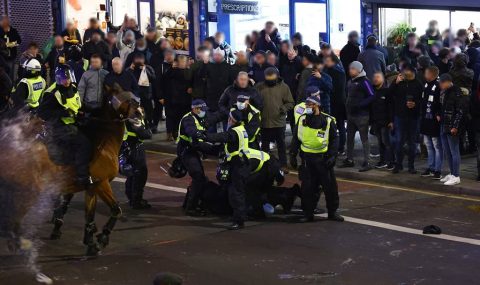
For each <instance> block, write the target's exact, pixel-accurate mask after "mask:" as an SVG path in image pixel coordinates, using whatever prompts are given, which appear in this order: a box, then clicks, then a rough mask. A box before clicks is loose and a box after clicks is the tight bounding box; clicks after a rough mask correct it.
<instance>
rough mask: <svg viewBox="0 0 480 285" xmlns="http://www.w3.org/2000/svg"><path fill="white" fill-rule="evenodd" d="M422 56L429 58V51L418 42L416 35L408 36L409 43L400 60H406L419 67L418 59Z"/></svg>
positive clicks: (403, 49) (400, 55) (402, 51)
mask: <svg viewBox="0 0 480 285" xmlns="http://www.w3.org/2000/svg"><path fill="white" fill-rule="evenodd" d="M421 55H426V56H428V51H427V49H426V48H425V46H424V45H423V44H421V43H419V42H418V38H417V35H416V34H415V33H409V34H408V35H407V43H406V45H405V46H404V47H403V48H402V50H401V51H400V54H399V58H401V59H406V60H407V61H408V62H409V63H410V64H412V65H413V66H417V58H418V57H419V56H421Z"/></svg>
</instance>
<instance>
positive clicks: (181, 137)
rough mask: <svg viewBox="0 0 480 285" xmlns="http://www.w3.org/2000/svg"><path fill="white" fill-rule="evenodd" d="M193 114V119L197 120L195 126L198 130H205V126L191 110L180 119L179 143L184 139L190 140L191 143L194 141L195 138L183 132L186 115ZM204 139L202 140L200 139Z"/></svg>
mask: <svg viewBox="0 0 480 285" xmlns="http://www.w3.org/2000/svg"><path fill="white" fill-rule="evenodd" d="M189 116H191V117H192V118H193V120H194V121H195V126H196V127H197V130H199V131H205V127H204V126H203V125H202V124H200V121H199V120H198V119H197V117H196V116H194V115H193V114H192V112H189V113H187V114H185V116H183V118H182V119H181V120H180V124H178V138H177V143H178V142H179V141H180V140H181V139H182V140H184V141H186V142H189V143H192V142H193V139H192V138H191V137H189V136H187V135H185V134H183V135H182V134H181V132H182V122H183V119H185V118H186V117H189ZM200 141H202V140H200Z"/></svg>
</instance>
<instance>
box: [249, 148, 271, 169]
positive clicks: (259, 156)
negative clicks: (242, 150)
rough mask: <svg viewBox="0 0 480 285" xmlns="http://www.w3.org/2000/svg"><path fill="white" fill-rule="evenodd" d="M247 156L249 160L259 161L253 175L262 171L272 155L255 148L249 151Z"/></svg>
mask: <svg viewBox="0 0 480 285" xmlns="http://www.w3.org/2000/svg"><path fill="white" fill-rule="evenodd" d="M247 156H248V159H255V160H258V165H257V168H256V169H254V170H253V172H252V173H257V172H259V171H260V170H262V168H263V165H264V164H265V162H267V161H269V160H270V155H269V154H268V153H266V152H263V151H261V150H256V149H253V148H250V149H249V151H248V155H247Z"/></svg>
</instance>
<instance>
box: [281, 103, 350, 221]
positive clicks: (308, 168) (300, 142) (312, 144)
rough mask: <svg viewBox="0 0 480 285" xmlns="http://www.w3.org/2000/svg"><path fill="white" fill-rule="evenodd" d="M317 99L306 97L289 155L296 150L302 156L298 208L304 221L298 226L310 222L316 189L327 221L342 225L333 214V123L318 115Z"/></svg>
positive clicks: (335, 202)
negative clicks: (324, 208)
mask: <svg viewBox="0 0 480 285" xmlns="http://www.w3.org/2000/svg"><path fill="white" fill-rule="evenodd" d="M320 102H321V101H320V98H319V97H317V96H310V97H308V98H307V100H306V109H305V114H304V115H302V116H300V118H299V120H298V122H297V125H296V127H295V130H294V133H293V139H292V146H291V150H290V155H291V156H292V157H293V156H296V155H297V153H298V150H299V149H300V151H301V154H302V156H303V163H304V172H305V173H303V178H302V208H303V213H304V217H303V218H301V219H300V220H299V222H313V217H314V210H315V207H316V205H317V203H318V199H317V198H316V197H318V191H320V190H319V186H322V189H323V191H324V193H325V200H326V202H327V209H328V219H329V220H334V221H339V222H343V220H344V219H343V217H342V216H340V215H339V214H338V213H337V209H338V206H339V197H338V186H337V180H336V177H335V173H334V170H333V167H334V166H335V162H336V156H337V150H338V135H337V126H336V124H335V119H334V118H333V117H331V116H329V115H327V114H324V113H322V112H321V103H320Z"/></svg>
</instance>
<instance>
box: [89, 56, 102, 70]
mask: <svg viewBox="0 0 480 285" xmlns="http://www.w3.org/2000/svg"><path fill="white" fill-rule="evenodd" d="M90 67H91V68H93V69H95V70H98V69H100V68H102V60H101V59H100V58H96V57H92V59H90Z"/></svg>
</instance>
